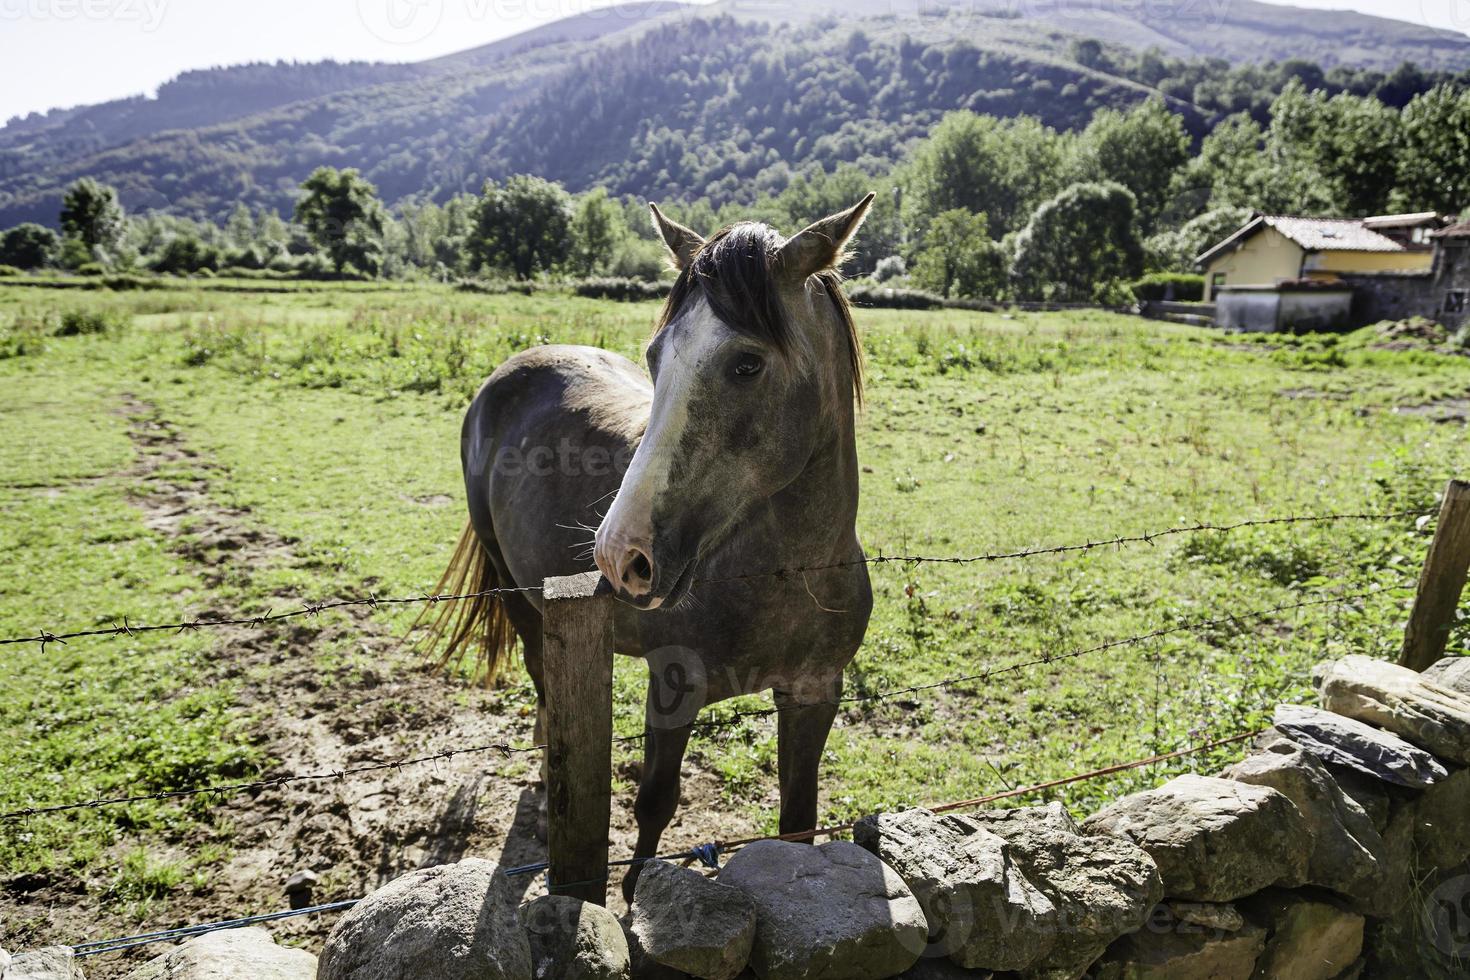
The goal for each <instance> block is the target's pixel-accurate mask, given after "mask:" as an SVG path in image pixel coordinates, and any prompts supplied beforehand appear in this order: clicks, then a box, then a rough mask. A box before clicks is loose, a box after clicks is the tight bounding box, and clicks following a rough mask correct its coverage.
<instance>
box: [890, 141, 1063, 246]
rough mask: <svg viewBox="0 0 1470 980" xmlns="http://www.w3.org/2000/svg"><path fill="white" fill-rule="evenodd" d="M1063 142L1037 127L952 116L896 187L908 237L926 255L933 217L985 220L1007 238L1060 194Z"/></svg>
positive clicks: (917, 151)
mask: <svg viewBox="0 0 1470 980" xmlns="http://www.w3.org/2000/svg"><path fill="white" fill-rule="evenodd" d="M1061 164H1062V141H1061V139H1060V138H1059V137H1058V136H1057V134H1056V132H1055V131H1054V130H1052V129H1051V128H1049V127H1047V126H1043V125H1042V124H1041V123H1040V122H1039V121H1037V120H1035V119H1032V118H1029V117H1024V116H1023V117H1020V118H1017V119H997V118H995V117H994V116H977V115H976V114H975V113H973V112H951V113H949V114H948V115H946V116H945V117H944V118H943V119H942V120H941V121H940V123H939V125H937V126H935V127H934V129H933V131H931V132H930V134H929V138H928V139H927V140H924V141H923V142H921V143H919V144H918V146H916V147H915V148H914V151H913V153H912V155H911V157H910V160H909V162H908V164H907V165H905V166H904V167H903V168H902V170H901V172H900V173H899V176H898V179H899V182H900V184H901V186H902V187H903V189H904V192H903V205H902V211H903V215H904V219H905V222H906V224H907V225H908V228H909V232H910V235H911V236H912V237H913V239H915V240H916V241H917V242H918V244H919V247H922V237H923V233H924V232H925V231H926V230H927V228H928V224H929V220H930V218H932V217H933V216H934V215H937V214H943V213H944V212H945V211H951V210H954V209H955V208H960V209H962V210H965V211H969V212H971V213H974V214H984V215H986V216H988V218H989V220H990V231H991V234H1000V235H1004V234H1005V233H1006V232H1009V231H1011V230H1013V229H1014V228H1015V227H1016V226H1017V225H1019V224H1020V223H1021V222H1022V221H1024V220H1025V217H1026V215H1028V214H1029V213H1030V212H1031V210H1032V209H1033V208H1034V207H1035V206H1036V205H1037V204H1038V203H1039V202H1040V201H1042V200H1045V199H1046V198H1047V197H1048V196H1050V195H1051V194H1054V193H1056V190H1057V176H1056V175H1057V174H1058V173H1059V172H1060V170H1061Z"/></svg>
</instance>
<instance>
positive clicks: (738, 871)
mask: <svg viewBox="0 0 1470 980" xmlns="http://www.w3.org/2000/svg"><path fill="white" fill-rule="evenodd" d="M720 881H721V883H723V884H726V885H729V886H731V887H732V888H738V889H740V890H741V891H742V892H744V893H745V894H746V895H748V896H750V898H751V900H752V901H753V902H754V903H755V908H756V930H755V942H754V943H753V945H752V947H751V954H750V965H751V968H752V970H753V971H754V972H755V973H756V974H757V975H758V976H760V977H762V978H763V980H816V978H823V980H880V978H883V977H891V976H894V975H896V974H899V973H902V972H903V971H904V970H906V969H908V968H909V967H910V966H913V965H914V963H915V961H917V960H918V959H919V954H920V953H922V952H923V950H924V947H925V945H926V944H927V943H928V936H929V927H928V924H927V923H926V922H925V920H924V912H923V909H921V908H920V907H919V902H918V899H916V898H914V895H913V893H912V892H911V891H909V889H908V886H907V885H905V884H904V883H903V879H902V878H900V877H899V876H898V874H897V873H895V872H894V871H893V869H891V868H889V867H888V866H887V865H885V864H884V863H883V862H882V861H880V860H878V859H877V858H876V857H874V856H873V855H871V854H869V853H868V852H867V851H865V850H863V849H862V848H861V847H858V846H857V845H856V844H853V843H851V842H849V841H829V842H827V843H826V844H822V845H820V846H817V847H813V846H812V845H810V844H793V843H790V842H788V841H773V840H767V841H760V842H758V843H755V844H750V845H748V846H747V847H744V848H742V849H741V850H740V851H739V852H738V853H737V854H736V855H735V856H734V857H732V858H731V859H730V861H729V863H728V864H726V865H725V868H724V870H723V871H721V872H720Z"/></svg>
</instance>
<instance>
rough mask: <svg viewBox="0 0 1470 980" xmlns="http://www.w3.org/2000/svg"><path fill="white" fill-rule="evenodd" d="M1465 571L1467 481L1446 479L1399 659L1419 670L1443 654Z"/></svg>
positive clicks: (1469, 537) (1469, 551) (1469, 550)
mask: <svg viewBox="0 0 1470 980" xmlns="http://www.w3.org/2000/svg"><path fill="white" fill-rule="evenodd" d="M1467 572H1470V483H1466V482H1465V481H1463V480H1451V481H1450V483H1449V486H1447V487H1445V491H1444V501H1443V502H1442V503H1441V504H1440V506H1439V521H1438V523H1437V524H1436V525H1435V528H1434V540H1432V541H1430V542H1429V554H1428V555H1426V556H1425V558H1424V570H1423V571H1421V572H1420V573H1419V591H1418V594H1416V595H1415V596H1414V608H1413V609H1412V610H1410V612H1409V625H1408V628H1407V629H1405V630H1404V649H1403V652H1402V653H1400V654H1399V663H1400V664H1401V665H1402V666H1405V667H1408V668H1410V669H1411V670H1423V669H1424V668H1425V667H1428V666H1429V665H1430V664H1432V663H1434V662H1435V661H1436V660H1438V659H1439V658H1440V657H1443V656H1444V647H1445V641H1446V640H1448V639H1449V633H1450V627H1451V626H1453V625H1454V622H1455V610H1456V608H1458V607H1459V605H1460V594H1461V592H1463V591H1464V589H1465V577H1466V573H1467Z"/></svg>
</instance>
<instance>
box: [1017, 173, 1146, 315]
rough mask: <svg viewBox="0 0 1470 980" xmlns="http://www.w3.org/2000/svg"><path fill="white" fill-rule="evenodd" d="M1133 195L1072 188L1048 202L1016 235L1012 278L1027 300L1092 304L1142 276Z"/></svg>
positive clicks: (1119, 189)
mask: <svg viewBox="0 0 1470 980" xmlns="http://www.w3.org/2000/svg"><path fill="white" fill-rule="evenodd" d="M1135 215H1136V208H1135V205H1134V201H1133V193H1132V192H1131V191H1129V190H1128V188H1126V187H1124V186H1123V185H1121V184H1112V183H1108V184H1073V185H1072V186H1071V187H1068V188H1067V189H1066V190H1064V191H1062V192H1061V193H1060V194H1058V195H1057V196H1056V197H1054V198H1052V199H1051V200H1049V201H1046V202H1045V203H1043V204H1042V205H1041V206H1040V207H1039V208H1037V209H1036V213H1035V214H1033V215H1032V216H1031V221H1030V222H1029V223H1028V224H1027V225H1026V227H1025V228H1024V229H1023V230H1022V231H1021V233H1020V234H1019V235H1018V236H1016V251H1015V255H1016V259H1015V265H1014V267H1013V269H1012V274H1013V276H1014V277H1015V279H1016V281H1017V283H1018V284H1019V286H1020V288H1021V290H1022V291H1023V293H1024V294H1025V295H1030V296H1040V297H1044V298H1046V299H1053V300H1064V301H1084V300H1089V299H1093V298H1095V297H1097V296H1099V295H1101V294H1103V293H1105V292H1107V291H1108V289H1109V288H1110V287H1111V286H1113V285H1115V284H1116V283H1118V282H1120V281H1122V280H1127V279H1134V278H1137V277H1138V276H1139V275H1141V274H1142V273H1143V246H1142V245H1140V244H1139V241H1138V233H1137V231H1136V229H1135V227H1134V222H1135Z"/></svg>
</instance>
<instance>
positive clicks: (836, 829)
mask: <svg viewBox="0 0 1470 980" xmlns="http://www.w3.org/2000/svg"><path fill="white" fill-rule="evenodd" d="M1264 731H1266V729H1264V728H1255V729H1252V730H1250V731H1248V732H1237V733H1236V734H1234V735H1227V736H1225V737H1224V738H1217V739H1212V740H1211V741H1208V742H1201V743H1199V744H1197V745H1192V746H1189V747H1187V748H1183V749H1175V750H1174V751H1173V752H1164V753H1161V754H1158V755H1151V756H1149V757H1148V758H1146V759H1134V760H1133V761H1131V762H1120V763H1117V764H1116V765H1111V766H1104V767H1103V768H1101V769H1092V770H1089V771H1088V772H1082V773H1076V774H1074V775H1071V776H1063V777H1062V778H1060V779H1051V780H1048V781H1046V782H1044V783H1036V784H1034V785H1031V786H1021V787H1017V788H1016V789H1008V790H1006V791H1005V792H1003V793H991V794H990V795H989V796H977V797H975V798H974V799H969V800H955V801H954V802H951V803H940V804H937V805H931V806H927V807H925V808H924V809H926V810H928V811H929V812H931V813H949V812H951V811H953V810H964V809H969V808H971V807H977V806H984V805H985V804H987V803H995V802H998V801H1000V800H1006V799H1011V798H1012V797H1016V796H1026V795H1029V794H1031V793H1038V792H1041V791H1042V790H1048V789H1055V788H1057V787H1058V786H1067V785H1070V784H1071V783H1080V782H1083V781H1085V780H1088V779H1098V778H1101V777H1103V776H1111V775H1113V774H1115V773H1119V772H1126V771H1127V770H1129V769H1141V768H1143V767H1144V766H1151V765H1155V764H1157V763H1160V762H1167V761H1169V760H1170V759H1179V758H1182V757H1184V756H1186V755H1194V754H1195V753H1197V752H1205V751H1207V750H1209V749H1217V748H1220V747H1221V746H1225V745H1231V744H1233V743H1235V742H1243V741H1245V740H1246V739H1248V738H1254V737H1255V736H1257V735H1260V734H1262V733H1263V732H1264ZM856 826H857V821H852V822H850V823H841V824H831V825H829V826H826V827H817V828H816V829H814V830H801V831H796V832H793V833H790V834H776V835H773V836H769V837H746V838H742V839H740V840H733V841H720V842H719V844H718V846H719V849H720V852H721V853H727V852H729V851H732V850H736V849H738V848H741V847H745V846H747V845H749V844H756V843H759V842H761V841H766V840H784V841H803V840H811V839H812V838H813V837H831V836H833V835H834V834H841V833H845V832H847V831H849V830H852V829H853V828H854V827H856Z"/></svg>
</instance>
